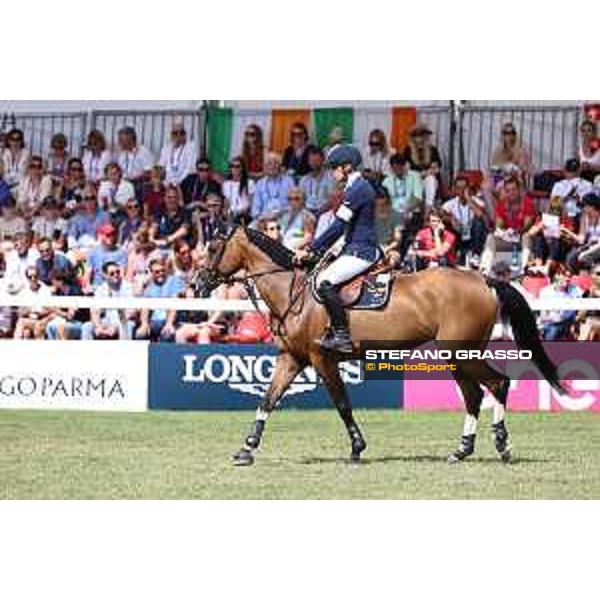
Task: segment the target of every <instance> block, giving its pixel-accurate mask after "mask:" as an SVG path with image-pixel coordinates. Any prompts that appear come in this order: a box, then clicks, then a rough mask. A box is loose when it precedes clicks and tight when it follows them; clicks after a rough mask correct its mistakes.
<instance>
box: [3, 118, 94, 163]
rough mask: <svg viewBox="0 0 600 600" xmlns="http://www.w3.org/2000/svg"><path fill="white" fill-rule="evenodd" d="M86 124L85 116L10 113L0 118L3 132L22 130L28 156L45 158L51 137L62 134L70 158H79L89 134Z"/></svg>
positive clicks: (87, 124)
mask: <svg viewBox="0 0 600 600" xmlns="http://www.w3.org/2000/svg"><path fill="white" fill-rule="evenodd" d="M88 120H89V115H88V113H85V112H75V113H73V112H70V113H16V114H13V113H10V114H4V115H2V129H3V130H4V131H7V130H8V129H12V128H13V127H16V128H18V129H21V130H22V131H23V134H24V139H25V145H26V146H27V148H28V149H29V151H30V152H31V154H39V155H41V156H44V157H45V156H46V155H47V154H48V151H49V149H50V141H51V139H52V136H53V135H54V134H56V133H64V134H65V135H66V136H67V140H68V142H69V148H68V149H69V152H70V153H71V154H72V155H73V156H80V155H81V153H82V149H83V146H84V145H85V141H86V136H87V133H88V127H89V123H88Z"/></svg>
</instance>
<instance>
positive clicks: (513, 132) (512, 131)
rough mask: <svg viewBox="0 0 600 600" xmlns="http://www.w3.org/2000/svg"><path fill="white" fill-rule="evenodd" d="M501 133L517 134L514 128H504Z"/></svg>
mask: <svg viewBox="0 0 600 600" xmlns="http://www.w3.org/2000/svg"><path fill="white" fill-rule="evenodd" d="M502 135H517V132H516V131H515V130H514V129H505V130H504V131H503V132H502Z"/></svg>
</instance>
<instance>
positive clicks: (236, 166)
mask: <svg viewBox="0 0 600 600" xmlns="http://www.w3.org/2000/svg"><path fill="white" fill-rule="evenodd" d="M229 168H230V169H241V168H242V165H240V164H239V163H233V164H231V165H229Z"/></svg>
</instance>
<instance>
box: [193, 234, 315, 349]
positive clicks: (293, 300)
mask: <svg viewBox="0 0 600 600" xmlns="http://www.w3.org/2000/svg"><path fill="white" fill-rule="evenodd" d="M238 228H239V225H236V226H234V227H231V228H230V229H229V230H228V231H226V232H223V231H218V232H217V233H216V234H215V236H214V238H213V241H218V242H221V244H220V247H219V248H218V250H217V254H216V255H215V258H214V259H213V260H212V261H211V263H212V264H211V266H210V267H207V268H206V269H205V273H206V276H205V278H204V284H205V286H206V287H207V288H209V289H210V290H211V291H212V290H213V289H215V288H216V287H218V286H219V285H222V284H225V285H233V284H234V283H239V284H241V285H242V286H243V287H244V290H245V291H246V293H247V295H248V298H249V299H250V302H252V306H254V309H255V310H256V312H257V313H258V314H259V315H261V317H262V318H263V320H264V322H265V325H266V326H267V327H268V328H269V330H270V331H271V332H272V333H273V335H275V336H277V337H279V338H281V339H282V340H283V342H284V343H285V344H286V346H287V345H288V342H287V337H288V335H287V331H286V326H285V322H286V320H287V318H288V317H289V316H298V315H300V314H301V313H302V311H303V310H304V301H302V302H300V303H299V305H298V301H299V300H301V299H303V298H304V292H305V290H306V288H307V286H308V283H309V277H304V278H303V279H301V281H300V285H299V286H298V285H297V283H298V275H299V270H298V269H294V268H292V269H287V268H284V267H274V268H272V269H267V270H266V271H258V272H254V273H246V274H244V275H233V274H229V275H225V274H223V273H220V272H219V271H218V270H217V269H218V267H219V265H220V263H221V261H222V260H223V255H224V254H225V249H226V247H227V242H228V241H229V240H230V239H231V237H232V236H233V234H234V233H235V231H236V230H237V229H238ZM248 241H250V242H251V240H250V239H249V240H248ZM251 243H252V242H251ZM277 273H291V274H292V278H291V280H290V287H289V291H288V304H287V307H286V309H285V310H284V311H283V313H281V314H277V312H276V311H274V310H272V308H271V307H269V310H270V313H271V315H272V317H273V320H274V321H275V327H273V325H272V321H269V320H268V319H266V318H265V317H264V315H263V312H262V311H261V307H260V304H259V300H258V297H257V295H256V289H255V282H256V280H258V279H261V278H262V277H267V276H268V275H275V274H277ZM296 288H297V289H296ZM297 305H298V306H297ZM288 349H289V347H288Z"/></svg>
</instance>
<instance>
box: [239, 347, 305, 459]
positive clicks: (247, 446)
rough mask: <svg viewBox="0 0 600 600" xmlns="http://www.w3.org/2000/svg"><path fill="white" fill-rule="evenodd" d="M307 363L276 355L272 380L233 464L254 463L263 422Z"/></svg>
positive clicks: (286, 354)
mask: <svg viewBox="0 0 600 600" xmlns="http://www.w3.org/2000/svg"><path fill="white" fill-rule="evenodd" d="M306 365H307V363H306V362H304V361H299V360H298V359H297V358H295V357H294V356H292V355H291V354H288V353H284V354H280V355H279V356H278V357H277V361H276V363H275V372H274V373H273V380H272V381H271V385H270V386H269V389H268V390H267V393H266V394H265V397H264V398H263V399H262V400H261V402H260V404H259V405H258V408H257V409H256V417H255V420H254V425H253V426H252V430H251V432H250V434H249V435H248V436H247V437H246V439H245V440H244V444H243V445H242V447H241V449H240V450H239V451H238V452H236V453H235V454H234V455H233V464H234V465H236V466H239V467H247V466H250V465H252V464H253V463H254V451H255V450H258V447H259V446H260V442H261V440H262V436H263V433H264V430H265V423H266V422H267V419H268V418H269V417H270V416H271V413H272V412H273V410H274V409H275V407H276V406H277V402H278V401H279V399H280V398H281V396H282V395H283V394H284V392H285V391H286V390H287V389H288V387H289V385H290V384H291V383H292V381H293V380H294V378H295V377H296V375H298V373H300V371H302V369H304V367H305V366H306Z"/></svg>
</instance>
